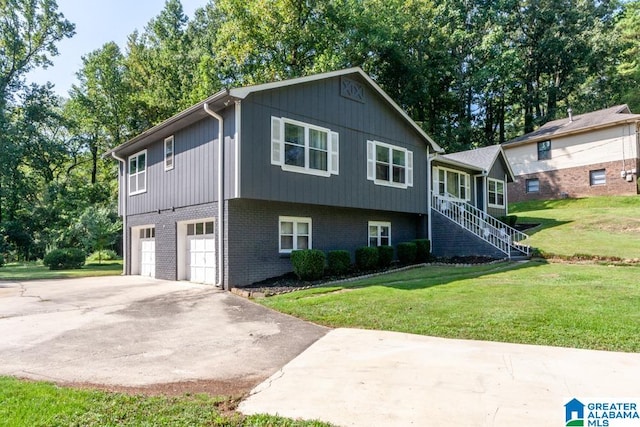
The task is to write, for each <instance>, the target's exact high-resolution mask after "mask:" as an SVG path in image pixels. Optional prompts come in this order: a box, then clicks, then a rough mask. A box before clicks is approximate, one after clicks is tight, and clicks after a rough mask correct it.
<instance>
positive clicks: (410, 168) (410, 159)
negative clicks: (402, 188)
mask: <svg viewBox="0 0 640 427" xmlns="http://www.w3.org/2000/svg"><path fill="white" fill-rule="evenodd" d="M407 187H413V151H407Z"/></svg>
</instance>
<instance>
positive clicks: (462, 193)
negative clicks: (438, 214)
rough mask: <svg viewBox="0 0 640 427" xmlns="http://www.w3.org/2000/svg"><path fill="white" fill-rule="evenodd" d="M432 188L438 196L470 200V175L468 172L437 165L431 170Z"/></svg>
mask: <svg viewBox="0 0 640 427" xmlns="http://www.w3.org/2000/svg"><path fill="white" fill-rule="evenodd" d="M433 190H434V191H435V192H436V194H438V195H439V196H443V197H451V198H454V199H459V200H466V201H469V200H471V177H470V176H469V174H468V173H464V172H460V171H456V170H453V169H446V168H441V167H437V168H435V169H434V171H433Z"/></svg>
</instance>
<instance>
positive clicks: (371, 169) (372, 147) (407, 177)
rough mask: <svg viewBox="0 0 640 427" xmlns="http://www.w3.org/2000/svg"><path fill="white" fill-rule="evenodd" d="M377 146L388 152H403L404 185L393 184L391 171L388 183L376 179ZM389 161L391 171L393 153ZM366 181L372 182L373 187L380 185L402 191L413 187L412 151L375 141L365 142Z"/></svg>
mask: <svg viewBox="0 0 640 427" xmlns="http://www.w3.org/2000/svg"><path fill="white" fill-rule="evenodd" d="M377 146H381V147H384V148H387V149H389V150H390V151H391V150H396V151H402V152H404V183H400V182H393V170H391V171H390V173H389V181H385V180H381V179H377V178H376V163H377V161H378V158H377V150H376V147H377ZM389 161H391V162H392V164H391V168H392V169H393V152H391V153H390V156H389ZM367 179H368V180H369V181H373V183H374V184H375V185H382V186H385V187H394V188H402V189H407V188H409V187H413V151H410V150H407V149H406V148H404V147H399V146H397V145H392V144H387V143H386V142H381V141H376V140H369V141H367Z"/></svg>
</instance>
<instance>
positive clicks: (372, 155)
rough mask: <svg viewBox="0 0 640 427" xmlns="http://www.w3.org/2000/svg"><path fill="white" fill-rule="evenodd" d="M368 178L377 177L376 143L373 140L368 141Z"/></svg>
mask: <svg viewBox="0 0 640 427" xmlns="http://www.w3.org/2000/svg"><path fill="white" fill-rule="evenodd" d="M367 179H368V180H369V181H375V179H376V144H375V143H374V142H373V141H367Z"/></svg>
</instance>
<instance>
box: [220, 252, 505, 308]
mask: <svg viewBox="0 0 640 427" xmlns="http://www.w3.org/2000/svg"><path fill="white" fill-rule="evenodd" d="M506 261H509V259H508V258H503V259H497V260H493V261H489V262H485V263H482V264H483V265H492V264H498V263H501V262H506ZM475 265H479V264H465V263H447V262H430V263H421V264H413V265H407V266H404V267H398V268H394V269H389V270H385V271H376V272H374V273H369V274H363V275H362V276H353V277H347V278H344V279H338V280H332V281H329V282H322V283H316V284H306V285H302V286H290V287H287V289H282V288H280V289H279V290H277V291H274V292H268V289H269V288H268V287H263V288H231V292H232V293H234V294H236V295H238V296H241V297H243V298H248V299H254V298H266V297H270V296H274V295H283V294H288V293H290V292H295V291H302V290H305V289H311V288H319V287H322V286H331V285H339V284H340V283H349V282H355V281H357V280H363V279H369V278H371V277H376V276H382V275H384V274H390V273H397V272H401V271H406V270H411V269H414V268H421V267H429V266H437V267H442V266H449V267H473V266H475Z"/></svg>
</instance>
